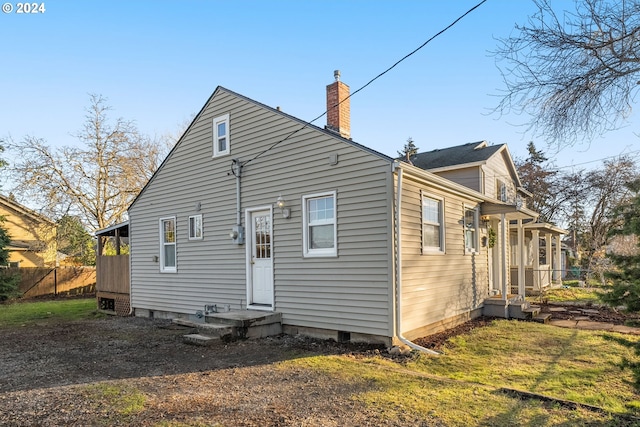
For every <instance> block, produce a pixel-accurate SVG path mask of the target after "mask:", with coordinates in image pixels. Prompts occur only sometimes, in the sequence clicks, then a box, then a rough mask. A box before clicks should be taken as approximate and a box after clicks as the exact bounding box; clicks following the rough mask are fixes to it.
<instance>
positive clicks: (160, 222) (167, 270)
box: [158, 216, 178, 273]
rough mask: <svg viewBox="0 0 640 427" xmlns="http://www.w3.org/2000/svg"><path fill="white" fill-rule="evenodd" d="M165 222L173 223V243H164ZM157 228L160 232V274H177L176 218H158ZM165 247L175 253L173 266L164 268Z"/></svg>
mask: <svg viewBox="0 0 640 427" xmlns="http://www.w3.org/2000/svg"><path fill="white" fill-rule="evenodd" d="M165 221H173V234H174V238H173V240H174V241H173V242H165V241H164V222H165ZM158 228H159V231H160V236H159V237H160V240H159V243H160V272H161V273H177V272H178V223H177V221H176V217H175V216H167V217H164V218H160V219H159V220H158ZM165 246H173V248H174V249H173V250H174V253H175V261H176V262H175V265H173V266H166V265H165V261H166V260H165V256H164V254H165V252H164V250H165Z"/></svg>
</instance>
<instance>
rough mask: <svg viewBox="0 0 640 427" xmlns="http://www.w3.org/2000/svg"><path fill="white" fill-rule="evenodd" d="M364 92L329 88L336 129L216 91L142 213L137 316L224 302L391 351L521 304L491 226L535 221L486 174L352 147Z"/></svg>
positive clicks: (188, 315) (188, 314)
mask: <svg viewBox="0 0 640 427" xmlns="http://www.w3.org/2000/svg"><path fill="white" fill-rule="evenodd" d="M348 90H349V89H348V86H347V85H345V84H344V83H343V82H341V81H339V78H338V76H336V81H335V82H334V83H332V84H330V85H328V86H327V108H328V114H327V126H326V127H325V128H320V127H316V126H312V125H309V124H308V123H306V122H304V121H302V120H300V119H297V118H295V117H292V116H290V115H288V114H285V113H284V112H282V111H280V109H279V108H275V109H274V108H271V107H268V106H265V105H263V104H260V103H258V102H256V101H253V100H251V99H249V98H247V97H245V96H242V95H240V94H237V93H234V92H232V91H230V90H228V89H225V88H223V87H218V88H217V89H216V90H215V91H214V93H213V94H212V95H211V97H210V98H209V100H208V101H207V102H206V104H205V105H204V107H203V108H202V110H201V111H200V112H199V113H198V115H197V116H196V117H195V119H194V120H193V122H192V123H191V125H190V126H189V127H188V129H187V130H186V131H185V133H184V135H183V136H182V138H181V139H180V140H179V141H178V143H177V144H176V146H175V147H174V148H173V150H172V151H171V152H170V154H169V155H168V156H167V158H166V159H165V161H164V162H163V164H162V165H161V166H160V168H159V169H158V171H157V172H156V173H155V175H154V176H153V177H152V178H151V180H150V181H149V182H148V184H147V185H146V187H145V188H144V189H143V190H142V192H141V193H140V194H139V196H138V197H137V198H136V200H135V201H134V202H133V204H132V205H131V207H130V209H129V233H130V245H131V258H130V259H131V307H132V310H133V312H134V314H135V315H136V316H155V317H168V318H184V319H193V318H194V317H195V316H196V313H198V311H202V310H203V308H204V306H205V305H211V304H216V305H217V306H224V307H227V308H228V309H230V310H232V311H239V310H255V311H264V312H276V313H279V314H280V316H281V322H282V327H283V330H284V331H285V332H287V333H292V334H295V333H302V334H307V335H313V336H321V337H330V338H336V339H337V338H338V337H341V339H345V337H347V339H350V340H352V341H370V342H384V343H386V344H391V343H393V342H397V341H398V340H400V341H403V340H404V341H406V340H407V339H413V338H416V337H419V336H422V335H427V334H429V333H434V332H437V331H439V330H442V329H444V328H446V327H449V326H453V325H455V324H457V323H460V322H463V321H465V320H467V319H469V318H471V317H475V316H478V315H480V314H481V313H482V309H483V306H484V301H485V300H486V299H487V298H489V297H491V296H493V298H494V299H495V298H496V296H498V297H500V295H503V297H502V300H504V301H505V304H506V303H507V298H508V293H509V292H508V291H507V290H506V289H507V284H506V283H507V281H508V279H507V277H508V274H509V271H507V270H505V271H506V273H504V275H502V276H500V275H499V274H498V275H497V276H496V275H495V273H494V272H493V270H494V269H495V268H496V266H497V268H500V269H502V267H501V264H499V263H497V264H496V266H494V265H493V264H492V262H493V261H492V252H494V250H495V248H488V246H487V244H486V241H487V236H488V227H489V224H490V223H491V224H492V226H496V227H497V228H500V227H499V225H500V224H503V225H504V227H507V228H505V229H508V227H509V220H510V219H513V218H520V217H527V218H535V213H533V212H531V211H528V210H527V209H526V208H525V207H523V206H520V205H516V204H515V203H510V201H509V200H507V199H505V200H500V199H499V197H496V194H494V190H493V188H494V184H491V185H487V184H486V182H484V181H486V177H481V176H478V177H476V180H477V181H478V182H475V183H474V182H473V179H471V180H468V179H467V178H465V177H462V178H461V179H460V180H458V179H455V178H453V177H447V176H444V175H443V176H439V175H438V174H436V173H433V172H429V171H427V170H425V169H424V168H421V167H419V165H416V166H414V165H411V164H409V163H404V162H398V161H397V160H396V159H393V158H390V157H388V156H385V155H383V154H381V153H378V152H376V151H374V150H371V149H369V148H367V147H365V146H364V145H360V144H358V143H356V142H354V141H352V140H351V139H350V125H349V99H348V93H349V92H348ZM338 104H339V105H338ZM492 149H493V148H492ZM503 151H504V150H503ZM506 154H507V156H508V151H507V152H506ZM509 160H510V158H509ZM505 181H508V183H509V184H510V185H512V186H513V188H516V187H517V186H518V185H519V181H517V175H516V176H515V177H511V179H506V180H505ZM505 185H506V184H505ZM489 187H490V190H489V192H487V189H488V188H489ZM485 207H487V208H490V210H491V213H490V214H489V215H490V218H489V217H487V218H485V216H484V212H483V209H485ZM484 219H486V221H484ZM504 227H503V228H504ZM506 233H507V232H506V231H505V232H504V238H502V239H499V243H500V244H502V245H508V244H509V239H508V238H507V234H506ZM500 251H501V252H500ZM500 251H499V253H502V252H505V253H510V251H509V250H508V249H507V246H505V250H504V251H502V250H500ZM500 259H501V260H502V262H506V261H505V260H506V255H505V256H504V257H502V258H500ZM505 265H506V264H505ZM502 270H504V269H502ZM494 277H497V278H498V279H497V280H499V281H503V282H505V283H504V284H502V285H500V284H499V283H495V279H494ZM503 278H504V279H503ZM496 289H498V290H499V289H502V290H503V292H497V291H496Z"/></svg>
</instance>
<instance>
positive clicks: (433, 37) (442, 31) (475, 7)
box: [242, 0, 487, 166]
mask: <svg viewBox="0 0 640 427" xmlns="http://www.w3.org/2000/svg"><path fill="white" fill-rule="evenodd" d="M486 1H487V0H482V1H481V2H480V3H478V4H476V5H475V6H473V7H472V8H471V9H469V10H467V11H466V12H465V13H464V14H462V15H460V16H459V17H458V18H456V19H455V20H454V21H453V22H452V23H451V24H449V25H447V26H446V27H444V28H443V29H442V30H440V31H438V32H437V33H436V34H435V35H433V36H431V37H430V38H429V39H428V40H427V41H425V42H424V43H422V44H421V45H420V46H418V47H417V48H416V49H414V50H413V51H411V52H410V53H408V54H406V55H405V56H403V57H402V58H401V59H400V60H398V61H396V63H395V64H393V65H392V66H390V67H389V68H387V69H386V70H384V71H383V72H381V73H380V74H378V75H377V76H375V77H374V78H372V79H371V80H369V81H368V82H367V83H366V84H365V85H364V86H362V87H360V88H359V89H358V90H356V91H354V92H353V93H351V94H349V96H347V97H346V98H345V99H343V100H342V101H340V102H339V103H337V104H336V105H334V108H335V107H337V106H338V105H340V104H342V103H343V102H345V101H346V100H347V99H350V98H351V97H352V96H354V95H355V94H356V93H358V92H360V91H361V90H363V89H364V88H366V87H367V86H369V85H370V84H371V83H373V82H374V81H376V80H378V79H379V78H380V77H382V76H384V75H385V74H387V73H388V72H389V71H391V70H392V69H394V68H395V67H396V66H397V65H399V64H400V63H401V62H403V61H404V60H405V59H407V58H409V57H410V56H412V55H413V54H415V53H416V52H418V51H419V50H420V49H422V48H423V47H425V46H426V45H428V44H429V43H430V42H431V41H432V40H434V39H435V38H437V37H438V36H440V35H442V34H443V33H444V32H446V31H447V30H449V29H450V28H451V27H453V26H454V25H456V24H457V23H458V22H459V21H460V20H462V18H464V17H465V16H467V15H468V14H470V13H471V12H473V11H474V10H476V9H477V8H479V7H480V6H482V4H483V3H485V2H486ZM326 114H327V110H325V111H324V112H323V113H322V114H320V115H319V116H318V117H316V118H315V119H313V120H310V121H308V122H306V123H305V124H304V125H302V126H301V127H300V128H298V129H296V130H294V131H293V132H291V133H290V134H289V135H287V136H286V137H284V138H283V139H281V140H279V141H277V142H275V143H274V144H272V145H271V146H270V147H269V148H267V149H266V150H264V151H263V152H261V153H259V154H257V155H256V156H255V157H253V158H251V159H249V160H247V161H246V162H243V163H242V166H245V165H247V164H249V163H250V162H252V161H254V160H255V159H257V158H258V157H260V156H262V155H263V154H265V153H267V152H269V151H271V150H272V149H274V148H275V147H276V146H278V145H279V144H281V143H283V142H285V141H286V140H288V139H289V138H291V137H292V136H293V135H295V134H297V133H298V132H300V131H301V130H303V129H305V128H306V127H307V126H309V125H310V124H312V123H313V122H315V121H316V120H318V119H320V118H321V117H322V116H324V115H326Z"/></svg>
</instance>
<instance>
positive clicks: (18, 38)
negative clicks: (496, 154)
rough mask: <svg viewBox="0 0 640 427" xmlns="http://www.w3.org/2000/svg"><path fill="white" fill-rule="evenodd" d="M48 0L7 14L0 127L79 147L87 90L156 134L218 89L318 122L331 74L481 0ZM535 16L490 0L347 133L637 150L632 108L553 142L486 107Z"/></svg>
mask: <svg viewBox="0 0 640 427" xmlns="http://www.w3.org/2000/svg"><path fill="white" fill-rule="evenodd" d="M16 3H17V2H12V3H11V4H12V5H14V7H15V5H16ZM44 3H45V8H46V11H45V12H44V13H42V14H33V15H24V14H23V15H19V14H16V13H15V11H14V12H13V13H8V14H7V13H0V40H2V43H3V44H2V47H1V48H0V52H1V53H2V71H1V72H0V73H1V74H0V94H1V95H0V136H2V137H6V136H11V137H12V138H13V139H21V138H23V137H24V136H26V135H31V136H35V137H39V138H44V139H45V140H47V141H48V143H49V144H50V145H60V146H61V145H73V144H77V143H78V141H77V140H76V139H75V138H74V137H73V136H71V135H72V134H74V133H76V132H77V131H78V130H79V129H80V128H81V126H82V123H83V119H84V114H85V113H84V108H85V107H87V105H88V99H89V97H88V94H89V93H96V94H101V95H103V96H104V97H106V98H108V102H109V104H110V105H111V106H112V107H113V111H112V113H111V114H112V116H113V117H114V118H115V117H123V118H125V119H132V120H135V121H136V123H137V125H138V128H139V129H140V130H141V131H142V132H144V133H146V134H149V135H160V134H163V133H167V132H176V130H177V129H179V128H180V127H181V124H182V123H184V122H185V120H187V119H189V118H190V117H192V115H193V114H195V113H197V112H198V111H199V110H200V108H201V107H202V106H203V104H204V103H205V102H206V100H207V99H208V97H209V96H210V94H211V93H212V92H213V91H214V90H215V88H216V86H218V85H221V86H224V87H227V88H228V89H231V90H233V91H236V92H239V93H241V94H243V95H245V96H247V97H249V98H252V99H254V100H256V101H259V102H262V103H264V104H267V105H270V106H273V107H276V106H280V107H281V108H282V110H283V111H285V112H287V113H289V114H292V115H294V116H296V117H299V118H301V119H303V120H310V119H312V118H315V117H316V116H318V115H319V114H321V113H322V112H323V111H324V110H325V108H326V105H325V87H326V85H327V84H329V83H331V82H332V81H333V70H335V69H340V70H341V73H342V81H344V82H345V83H347V84H348V85H350V87H351V90H352V91H355V90H356V89H358V88H359V87H361V86H362V85H364V84H365V83H366V82H368V81H369V80H370V79H371V78H373V77H374V76H376V75H377V74H379V73H380V72H382V71H383V70H385V69H386V68H388V67H389V66H391V65H392V64H393V63H394V62H396V61H397V60H398V59H400V58H402V57H403V56H404V55H406V54H407V53H409V52H411V51H412V50H413V49H415V48H416V47H418V46H419V45H421V44H422V43H423V42H424V41H426V40H427V39H428V38H429V37H431V36H432V35H434V34H435V33H436V32H438V31H440V30H441V29H442V28H444V27H445V26H446V25H448V24H449V23H451V22H452V21H453V20H454V19H456V18H457V17H458V16H459V15H461V14H462V13H464V12H466V11H467V10H468V9H470V8H471V7H472V6H474V5H475V4H476V3H477V1H476V0H472V1H467V0H457V1H447V2H444V1H435V0H432V1H418V0H414V1H402V0H400V1H374V0H368V1H364V0H360V1H357V0H352V1H349V0H347V1H327V0H323V1H316V0H298V1H276V0H272V1H188V0H185V1H175V0H174V1H153V2H152V1H102V0H94V1H86V2H77V1H61V0H57V1H45V2H44ZM556 3H557V4H558V5H559V6H566V7H571V2H568V1H559V0H558V1H557V2H556V1H554V4H556ZM533 12H534V6H533V4H532V3H531V2H530V1H526V0H520V1H507V0H489V1H487V2H486V3H485V4H483V5H482V6H480V7H479V8H478V9H477V10H476V11H474V12H472V13H471V14H470V15H469V16H467V17H466V18H465V19H463V20H462V21H460V22H459V23H458V24H457V25H456V26H454V27H453V28H452V29H450V30H449V31H447V32H446V33H445V34H443V35H442V36H440V37H439V38H437V39H435V40H434V41H433V42H431V43H430V44H429V45H427V46H426V47H424V48H423V49H422V50H420V51H419V52H418V53H416V54H415V55H413V56H412V57H410V58H408V59H407V60H406V61H404V62H403V63H401V64H400V65H398V66H397V67H396V68H394V69H393V70H392V71H390V72H389V73H387V74H386V75H384V76H383V77H381V78H380V79H378V80H377V81H376V82H374V83H373V84H372V85H370V86H369V87H367V88H366V89H364V90H363V91H362V92H360V93H358V94H357V95H355V96H354V97H353V99H352V100H351V134H352V138H353V139H354V140H355V141H357V142H359V143H361V144H363V145H366V146H368V147H370V148H373V149H375V150H377V151H380V152H382V153H385V154H388V155H395V154H396V151H397V150H399V149H401V147H402V146H403V145H404V143H405V141H406V139H407V138H408V137H412V138H413V140H414V141H415V143H416V145H417V146H418V147H419V148H420V149H421V150H422V151H426V150H431V149H436V148H443V147H448V146H453V145H458V144H463V143H466V142H472V141H479V140H487V141H489V142H490V143H494V144H499V143H508V144H509V148H510V150H511V153H512V155H514V157H525V156H526V149H525V147H526V144H527V143H528V142H529V141H531V140H533V141H534V142H535V143H536V145H537V147H538V148H541V149H544V150H545V151H547V153H548V155H549V156H550V157H552V158H553V159H554V160H555V162H556V165H558V166H561V167H564V166H570V165H576V164H583V163H584V162H591V161H594V160H597V159H601V158H604V157H609V156H616V155H619V154H621V153H623V152H630V151H638V150H639V149H640V142H639V140H638V137H637V136H636V135H635V134H634V132H635V131H636V128H637V126H638V125H637V118H636V116H635V115H632V116H631V117H630V121H629V123H628V125H627V126H626V127H624V128H623V129H621V130H619V131H615V132H611V133H609V134H607V135H606V136H605V138H601V139H597V140H595V141H594V142H592V143H591V144H590V145H587V144H581V145H576V146H573V147H566V148H564V149H562V150H560V151H559V152H557V149H556V148H554V147H552V148H547V147H546V144H545V141H544V140H540V139H538V138H536V137H535V136H534V135H531V134H526V133H525V134H523V133H522V132H523V131H524V129H523V128H522V127H518V126H515V125H513V124H514V123H515V124H517V123H521V122H523V121H524V120H526V118H523V117H513V116H507V117H499V116H497V115H495V114H493V115H492V114H489V113H490V110H491V109H492V108H493V107H495V106H496V104H497V102H498V100H497V98H496V97H495V96H493V95H495V94H497V93H498V92H499V90H500V88H501V87H502V81H501V77H500V73H499V71H498V69H497V68H496V65H495V61H494V58H493V57H492V56H491V55H490V54H489V51H491V50H493V49H495V46H496V41H495V38H496V37H506V36H508V35H509V34H510V33H511V32H512V31H513V28H514V24H515V23H516V22H519V23H523V22H525V20H526V18H527V15H529V14H531V13H533ZM316 124H317V125H319V126H324V124H325V118H322V119H320V120H319V121H318V122H316ZM598 165H599V163H597V162H596V163H588V164H585V165H584V166H583V167H597V166H598Z"/></svg>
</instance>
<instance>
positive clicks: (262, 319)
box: [173, 310, 282, 346]
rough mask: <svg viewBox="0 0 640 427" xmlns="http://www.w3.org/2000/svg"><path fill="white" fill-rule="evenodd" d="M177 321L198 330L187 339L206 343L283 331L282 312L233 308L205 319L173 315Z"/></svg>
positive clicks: (185, 337)
mask: <svg viewBox="0 0 640 427" xmlns="http://www.w3.org/2000/svg"><path fill="white" fill-rule="evenodd" d="M173 322H174V323H176V324H179V325H182V326H188V327H191V328H194V330H195V331H196V332H195V333H191V334H187V335H184V337H183V339H184V342H185V343H187V344H194V345H203V346H208V345H212V344H213V343H215V342H217V341H218V340H220V339H223V340H232V339H244V338H264V337H268V336H271V335H279V334H281V333H282V316H281V315H280V313H265V312H257V311H249V310H243V311H229V312H226V313H211V314H207V315H206V316H205V317H204V323H199V322H192V321H189V320H185V319H173Z"/></svg>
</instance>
